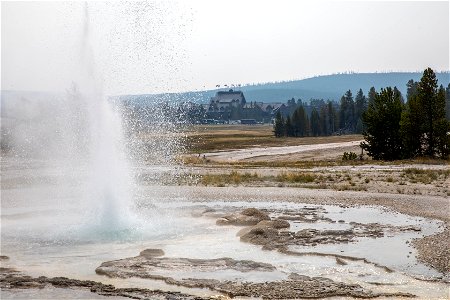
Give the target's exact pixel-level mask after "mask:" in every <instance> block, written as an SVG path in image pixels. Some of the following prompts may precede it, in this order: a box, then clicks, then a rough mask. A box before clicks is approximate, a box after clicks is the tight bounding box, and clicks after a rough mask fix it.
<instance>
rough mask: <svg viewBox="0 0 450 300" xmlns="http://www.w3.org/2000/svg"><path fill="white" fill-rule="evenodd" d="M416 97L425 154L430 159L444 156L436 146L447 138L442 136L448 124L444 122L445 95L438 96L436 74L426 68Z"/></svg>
mask: <svg viewBox="0 0 450 300" xmlns="http://www.w3.org/2000/svg"><path fill="white" fill-rule="evenodd" d="M442 96H443V97H442ZM417 97H418V102H419V105H420V108H421V111H422V113H423V116H424V118H423V123H422V126H421V127H422V132H423V134H424V137H425V145H424V148H425V154H426V155H428V156H431V157H434V156H436V155H438V156H442V155H445V151H444V153H441V152H442V151H443V150H445V149H441V150H439V149H437V145H438V144H440V145H441V144H442V140H445V139H446V138H447V136H443V134H444V132H443V130H445V128H446V127H447V126H446V125H447V124H446V123H448V122H444V120H445V93H444V94H442V93H439V95H438V85H437V79H436V74H435V73H434V71H433V70H432V69H431V68H427V69H426V70H425V71H424V72H423V76H422V78H421V79H420V82H419V84H418V87H417ZM443 119H444V120H443ZM445 134H446V133H445Z"/></svg>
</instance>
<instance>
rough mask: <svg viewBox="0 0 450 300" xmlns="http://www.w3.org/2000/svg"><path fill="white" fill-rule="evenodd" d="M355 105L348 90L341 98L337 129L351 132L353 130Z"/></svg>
mask: <svg viewBox="0 0 450 300" xmlns="http://www.w3.org/2000/svg"><path fill="white" fill-rule="evenodd" d="M354 114H355V103H354V102H353V95H352V92H351V91H350V90H348V91H347V92H345V94H344V96H342V98H341V107H340V111H339V123H340V124H339V127H340V128H341V129H343V130H345V131H350V132H353V131H354V130H355V128H354V127H355V116H354Z"/></svg>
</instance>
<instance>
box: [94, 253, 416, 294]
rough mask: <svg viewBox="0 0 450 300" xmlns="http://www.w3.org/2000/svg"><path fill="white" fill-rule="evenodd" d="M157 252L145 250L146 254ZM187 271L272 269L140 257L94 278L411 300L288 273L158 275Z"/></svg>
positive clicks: (226, 261)
mask: <svg viewBox="0 0 450 300" xmlns="http://www.w3.org/2000/svg"><path fill="white" fill-rule="evenodd" d="M155 250H156V251H159V250H160V249H148V250H146V252H154V251H155ZM174 269H176V270H177V271H180V269H181V270H185V269H186V270H188V271H190V272H208V271H212V270H213V271H215V272H221V271H222V272H223V271H227V270H231V269H233V270H237V271H240V272H250V271H262V272H270V271H273V270H274V269H275V267H274V266H272V265H269V264H265V263H258V262H254V261H236V260H233V259H230V258H219V259H212V260H206V259H202V260H199V259H187V258H164V257H163V258H159V257H154V256H152V255H145V253H141V254H140V255H139V256H136V257H131V258H125V259H121V260H115V261H109V262H104V263H102V264H101V265H100V266H99V267H98V268H97V269H96V272H97V274H101V275H106V276H109V277H120V278H129V277H142V278H146V279H153V280H163V281H164V282H165V283H167V284H171V285H178V286H184V287H188V288H208V289H211V290H214V291H217V292H220V293H222V294H225V295H227V296H228V297H238V296H241V297H257V298H263V299H295V298H325V297H333V296H346V297H357V298H375V297H414V296H413V295H412V294H408V293H374V292H372V291H370V290H367V289H364V288H362V287H361V286H360V285H357V284H345V283H341V282H335V281H333V280H331V279H328V278H323V277H308V276H302V275H298V274H296V273H291V274H290V275H289V276H288V278H287V279H286V280H278V281H265V282H248V281H247V282H241V281H233V280H217V279H209V278H181V279H175V278H173V277H169V276H163V275H159V274H160V272H161V271H165V270H174Z"/></svg>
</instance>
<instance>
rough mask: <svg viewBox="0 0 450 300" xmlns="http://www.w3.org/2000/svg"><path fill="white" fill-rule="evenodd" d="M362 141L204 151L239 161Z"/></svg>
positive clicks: (225, 158)
mask: <svg viewBox="0 0 450 300" xmlns="http://www.w3.org/2000/svg"><path fill="white" fill-rule="evenodd" d="M360 143H361V141H353V142H343V143H327V144H313V145H299V146H286V147H263V148H262V147H255V148H249V149H239V150H232V151H222V152H210V153H203V154H204V155H205V156H206V157H207V158H209V159H213V160H217V161H239V160H244V159H250V158H255V157H260V156H278V155H286V154H294V153H302V152H311V151H319V150H325V149H334V148H343V147H353V146H358V145H359V144H360Z"/></svg>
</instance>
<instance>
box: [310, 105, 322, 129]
mask: <svg viewBox="0 0 450 300" xmlns="http://www.w3.org/2000/svg"><path fill="white" fill-rule="evenodd" d="M311 135H312V136H319V135H320V117H319V113H318V112H317V110H316V108H315V107H314V108H313V110H312V112H311Z"/></svg>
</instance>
